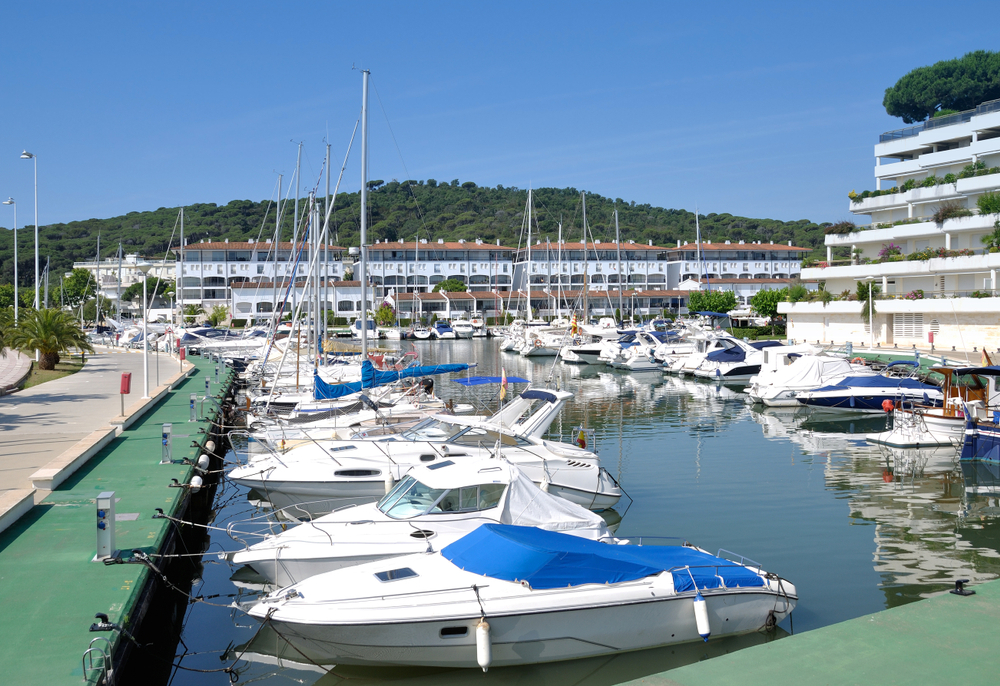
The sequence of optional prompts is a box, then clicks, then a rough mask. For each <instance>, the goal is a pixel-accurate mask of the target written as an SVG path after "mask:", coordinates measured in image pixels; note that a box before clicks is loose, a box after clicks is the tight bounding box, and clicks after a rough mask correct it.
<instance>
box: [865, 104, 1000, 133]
mask: <svg viewBox="0 0 1000 686" xmlns="http://www.w3.org/2000/svg"><path fill="white" fill-rule="evenodd" d="M989 112H1000V98H998V99H996V100H989V101H987V102H984V103H982V104H981V105H979V106H978V107H976V108H975V109H971V110H965V111H964V112H956V113H955V114H949V115H947V116H944V117H936V118H933V119H928V120H927V121H925V122H921V123H919V124H916V125H914V126H907V127H906V128H904V129H896V130H895V131H886V132H885V133H883V134H880V135H879V137H878V142H879V143H886V142H888V141H896V140H900V139H903V138H910V137H911V136H916V135H919V134H920V132H921V131H930V130H931V129H939V128H941V127H942V126H953V125H955V124H963V123H965V122H967V121H969V120H970V119H972V118H973V117H974V116H977V115H980V114H987V113H989Z"/></svg>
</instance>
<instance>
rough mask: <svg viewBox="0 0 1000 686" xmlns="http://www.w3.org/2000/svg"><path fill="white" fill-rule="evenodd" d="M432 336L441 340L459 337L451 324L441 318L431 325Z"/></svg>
mask: <svg viewBox="0 0 1000 686" xmlns="http://www.w3.org/2000/svg"><path fill="white" fill-rule="evenodd" d="M431 336H433V337H434V338H437V339H439V340H441V339H454V338H458V336H456V335H455V331H454V330H453V329H452V328H451V325H449V324H448V322H447V321H445V320H444V319H439V320H437V321H436V322H434V326H432V327H431Z"/></svg>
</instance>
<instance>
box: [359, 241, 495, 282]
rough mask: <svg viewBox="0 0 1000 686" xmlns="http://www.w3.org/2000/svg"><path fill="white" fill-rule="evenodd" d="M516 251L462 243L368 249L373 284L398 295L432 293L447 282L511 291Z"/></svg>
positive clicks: (403, 244) (399, 243) (391, 243)
mask: <svg viewBox="0 0 1000 686" xmlns="http://www.w3.org/2000/svg"><path fill="white" fill-rule="evenodd" d="M513 252H514V251H513V249H512V248H506V247H504V246H502V245H500V242H499V241H497V244H496V245H490V244H489V243H484V242H483V241H482V240H481V239H476V240H475V241H474V242H467V241H465V240H459V241H455V242H450V241H449V242H446V241H444V240H442V239H438V240H437V242H430V243H429V242H428V241H427V240H426V239H421V240H420V242H419V243H418V242H416V241H410V242H404V241H402V240H400V241H386V242H383V243H380V242H378V241H376V242H375V245H372V246H370V247H369V248H368V277H369V281H370V283H372V284H373V285H376V286H384V287H385V289H386V291H388V290H389V289H395V291H396V292H397V293H428V292H430V291H432V290H433V289H434V286H436V285H437V284H439V283H441V282H442V281H445V280H446V279H455V280H457V281H461V282H462V283H464V284H466V285H467V286H468V288H469V290H470V291H489V290H510V285H511V271H512V269H511V256H512V254H513Z"/></svg>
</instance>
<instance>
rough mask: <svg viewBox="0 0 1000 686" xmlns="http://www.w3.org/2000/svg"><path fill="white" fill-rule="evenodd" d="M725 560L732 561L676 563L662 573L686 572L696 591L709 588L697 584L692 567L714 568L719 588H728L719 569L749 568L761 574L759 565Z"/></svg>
mask: <svg viewBox="0 0 1000 686" xmlns="http://www.w3.org/2000/svg"><path fill="white" fill-rule="evenodd" d="M724 552H729V551H728V550H727V551H724ZM727 561H728V562H732V564H728V565H718V564H717V565H677V566H676V567H671V568H670V569H666V570H664V571H663V573H664V574H671V575H673V574H675V573H677V572H687V573H688V576H689V577H690V578H691V583H692V584H693V585H694V587H695V590H698V591H703V590H709V587H708V586H698V582H697V581H696V580H695V578H694V574H692V573H691V570H693V569H714V570H715V577H716V578H717V579H718V580H719V588H729V586H727V585H726V579H725V577H723V576H722V575H720V574H719V570H720V569H750V570H751V571H756V572H757V573H758V574H763V570H762V569H761V568H760V566H757V567H751V566H750V565H745V564H740V563H738V562H736V561H734V560H727ZM747 561H748V562H752V560H749V559H747Z"/></svg>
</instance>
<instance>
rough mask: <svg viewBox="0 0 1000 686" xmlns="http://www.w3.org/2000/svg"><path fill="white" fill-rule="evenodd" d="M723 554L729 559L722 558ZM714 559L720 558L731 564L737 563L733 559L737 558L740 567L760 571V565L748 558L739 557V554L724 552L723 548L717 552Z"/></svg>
mask: <svg viewBox="0 0 1000 686" xmlns="http://www.w3.org/2000/svg"><path fill="white" fill-rule="evenodd" d="M723 553H725V554H726V555H728V556H729V557H723ZM715 556H716V557H721V558H722V559H723V560H729V561H731V562H737V560H736V559H735V558H737V557H738V558H739V561H738V564H739V565H740V566H741V567H755V568H756V569H757V571H760V570H761V565H760V563H759V562H757V561H756V560H751V559H750V558H749V557H745V556H743V555H740V554H739V553H734V552H733V551H732V550H726V549H725V548H719V552H717V553H716V554H715Z"/></svg>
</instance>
